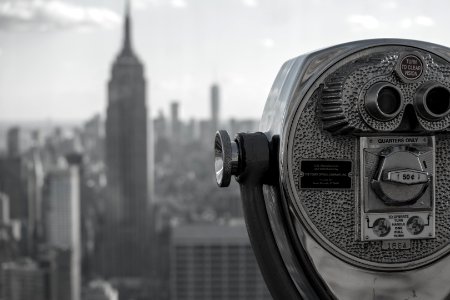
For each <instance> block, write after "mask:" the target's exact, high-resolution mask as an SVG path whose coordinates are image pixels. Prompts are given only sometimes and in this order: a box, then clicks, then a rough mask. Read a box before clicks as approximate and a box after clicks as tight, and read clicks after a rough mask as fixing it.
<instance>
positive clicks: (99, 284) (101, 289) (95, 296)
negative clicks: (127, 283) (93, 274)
mask: <svg viewBox="0 0 450 300" xmlns="http://www.w3.org/2000/svg"><path fill="white" fill-rule="evenodd" d="M118 299H119V294H118V293H117V291H116V290H115V289H114V288H113V287H112V286H111V284H109V282H107V281H102V280H95V281H92V282H90V283H89V286H88V287H86V288H85V289H84V290H83V300H118Z"/></svg>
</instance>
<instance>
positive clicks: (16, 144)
mask: <svg viewBox="0 0 450 300" xmlns="http://www.w3.org/2000/svg"><path fill="white" fill-rule="evenodd" d="M7 139H8V141H7V147H8V155H9V157H18V156H19V155H20V153H21V151H22V150H23V149H21V139H20V128H19V127H12V128H10V129H9V130H8V136H7Z"/></svg>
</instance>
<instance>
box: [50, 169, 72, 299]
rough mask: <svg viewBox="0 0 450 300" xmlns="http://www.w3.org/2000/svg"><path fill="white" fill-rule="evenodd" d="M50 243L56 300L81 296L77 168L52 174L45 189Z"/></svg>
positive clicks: (51, 172) (59, 170)
mask: <svg viewBox="0 0 450 300" xmlns="http://www.w3.org/2000/svg"><path fill="white" fill-rule="evenodd" d="M44 190H45V192H44V201H45V204H46V207H47V211H46V227H47V228H46V234H47V243H48V245H49V246H50V247H51V248H53V249H52V253H53V254H52V258H51V261H52V274H53V275H54V276H52V281H55V282H56V281H57V284H56V283H55V284H52V286H53V288H54V291H52V295H53V296H52V300H53V299H55V300H56V299H67V300H79V299H80V295H81V237H80V183H79V171H78V166H77V165H73V164H72V165H69V166H65V167H60V168H58V169H55V170H52V171H50V172H49V174H48V176H47V178H46V185H45V188H44Z"/></svg>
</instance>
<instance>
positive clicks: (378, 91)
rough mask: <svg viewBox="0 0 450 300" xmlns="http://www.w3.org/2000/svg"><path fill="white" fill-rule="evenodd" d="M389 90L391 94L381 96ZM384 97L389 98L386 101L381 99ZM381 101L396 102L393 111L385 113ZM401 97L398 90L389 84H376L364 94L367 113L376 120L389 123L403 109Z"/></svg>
mask: <svg viewBox="0 0 450 300" xmlns="http://www.w3.org/2000/svg"><path fill="white" fill-rule="evenodd" d="M387 89H389V91H390V92H393V94H391V95H383V92H384V91H386V90H387ZM384 96H391V97H389V98H388V99H382V98H383V97H384ZM381 101H398V103H394V104H393V105H394V108H395V109H394V110H392V111H389V112H386V111H385V109H383V106H382V105H383V104H382V103H381ZM403 102H404V101H403V96H402V92H401V91H400V89H399V88H397V87H396V86H395V85H393V84H391V83H389V82H377V83H375V84H374V85H372V86H371V87H370V88H369V90H368V91H367V93H366V98H365V104H366V110H367V112H368V113H369V114H370V115H371V116H372V117H374V118H375V119H377V120H380V121H389V120H392V119H393V118H395V117H396V116H397V115H398V114H399V113H400V111H401V110H402V109H403V106H404V103H403Z"/></svg>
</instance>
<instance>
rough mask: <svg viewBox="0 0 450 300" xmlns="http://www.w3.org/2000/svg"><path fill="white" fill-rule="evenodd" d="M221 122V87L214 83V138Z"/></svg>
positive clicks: (212, 102) (212, 101)
mask: <svg viewBox="0 0 450 300" xmlns="http://www.w3.org/2000/svg"><path fill="white" fill-rule="evenodd" d="M219 122H220V89H219V85H217V84H213V85H212V86H211V131H212V135H211V136H212V138H213V137H214V133H215V132H216V131H217V130H219V129H220V128H219Z"/></svg>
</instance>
